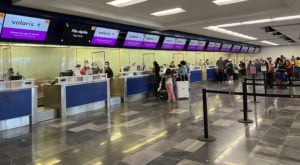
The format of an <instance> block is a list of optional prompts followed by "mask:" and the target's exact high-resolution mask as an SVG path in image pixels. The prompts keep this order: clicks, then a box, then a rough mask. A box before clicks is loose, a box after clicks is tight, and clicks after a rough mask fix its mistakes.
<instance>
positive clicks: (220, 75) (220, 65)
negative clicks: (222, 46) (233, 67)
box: [216, 57, 225, 82]
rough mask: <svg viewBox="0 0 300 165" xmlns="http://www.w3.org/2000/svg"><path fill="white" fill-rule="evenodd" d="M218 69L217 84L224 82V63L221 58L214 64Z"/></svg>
mask: <svg viewBox="0 0 300 165" xmlns="http://www.w3.org/2000/svg"><path fill="white" fill-rule="evenodd" d="M216 65H217V67H218V77H217V80H218V82H223V81H224V70H225V62H224V61H223V58H222V57H220V58H219V60H218V61H217V63H216Z"/></svg>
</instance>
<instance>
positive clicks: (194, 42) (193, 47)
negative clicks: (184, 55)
mask: <svg viewBox="0 0 300 165" xmlns="http://www.w3.org/2000/svg"><path fill="white" fill-rule="evenodd" d="M197 46H198V40H191V41H190V43H189V46H188V48H187V49H188V50H197Z"/></svg>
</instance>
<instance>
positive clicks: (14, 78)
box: [9, 75, 23, 80]
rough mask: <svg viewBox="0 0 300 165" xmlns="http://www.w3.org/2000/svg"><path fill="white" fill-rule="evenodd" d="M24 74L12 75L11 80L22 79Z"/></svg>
mask: <svg viewBox="0 0 300 165" xmlns="http://www.w3.org/2000/svg"><path fill="white" fill-rule="evenodd" d="M22 78H23V76H21V75H19V76H10V78H9V79H10V80H22Z"/></svg>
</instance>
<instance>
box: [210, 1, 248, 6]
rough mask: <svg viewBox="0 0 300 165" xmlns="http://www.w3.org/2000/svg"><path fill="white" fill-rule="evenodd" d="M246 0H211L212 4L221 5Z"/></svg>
mask: <svg viewBox="0 0 300 165" xmlns="http://www.w3.org/2000/svg"><path fill="white" fill-rule="evenodd" d="M244 1H247V0H214V1H212V2H213V3H214V4H216V5H219V6H222V5H230V4H233V3H239V2H244Z"/></svg>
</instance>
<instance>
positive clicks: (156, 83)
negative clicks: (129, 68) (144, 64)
mask: <svg viewBox="0 0 300 165" xmlns="http://www.w3.org/2000/svg"><path fill="white" fill-rule="evenodd" d="M159 72H160V67H159V65H158V63H157V62H156V61H154V62H153V73H154V93H155V96H158V93H157V89H158V88H159V83H160V81H161V77H160V74H159Z"/></svg>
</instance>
